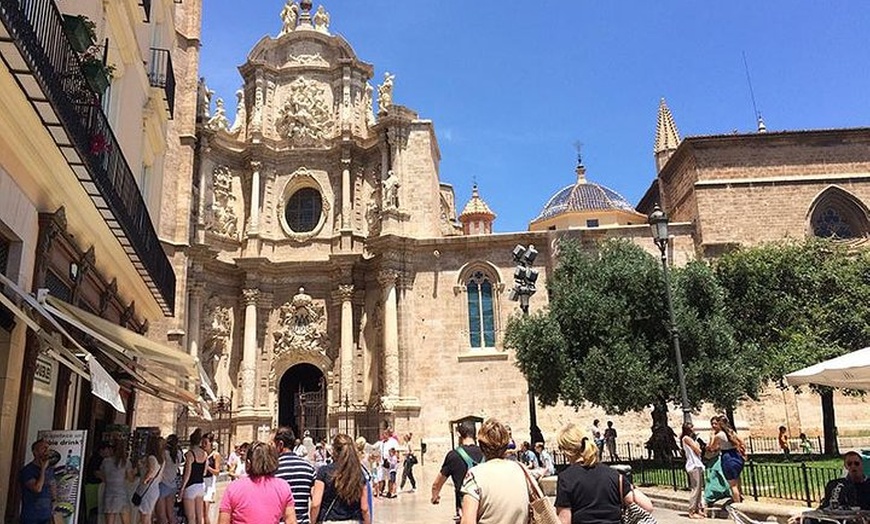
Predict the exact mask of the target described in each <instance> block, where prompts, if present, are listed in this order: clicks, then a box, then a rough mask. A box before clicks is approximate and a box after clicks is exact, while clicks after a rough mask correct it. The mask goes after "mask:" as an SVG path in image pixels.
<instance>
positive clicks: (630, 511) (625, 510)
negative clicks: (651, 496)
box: [619, 475, 658, 524]
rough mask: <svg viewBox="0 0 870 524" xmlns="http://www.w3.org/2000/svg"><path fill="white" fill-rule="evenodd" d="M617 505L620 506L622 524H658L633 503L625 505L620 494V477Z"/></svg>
mask: <svg viewBox="0 0 870 524" xmlns="http://www.w3.org/2000/svg"><path fill="white" fill-rule="evenodd" d="M619 503H620V504H621V505H622V524H658V521H656V518H655V517H653V516H652V513H650V512H649V511H647V510H645V509H643V508H642V507H640V506H638V505H637V504H635V503H634V502H632V503H631V504H626V503H625V495H624V494H623V493H622V475H620V476H619Z"/></svg>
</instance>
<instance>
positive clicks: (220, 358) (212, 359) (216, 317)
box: [201, 297, 233, 397]
mask: <svg viewBox="0 0 870 524" xmlns="http://www.w3.org/2000/svg"><path fill="white" fill-rule="evenodd" d="M211 302H212V304H211V307H210V308H209V310H210V311H209V315H208V317H207V320H206V321H207V322H208V325H207V326H206V329H205V344H204V345H203V353H202V360H201V362H202V366H203V369H204V370H205V372H206V375H208V376H209V377H211V378H212V380H214V385H215V394H216V395H217V396H218V397H229V396H230V393H231V391H232V388H233V383H232V380H231V379H230V357H231V352H232V349H231V348H232V345H231V342H230V341H231V340H232V330H233V321H232V318H233V317H232V312H231V310H230V308H228V307H226V306H221V305H219V300H218V299H217V297H215V298H213V299H212V301H211Z"/></svg>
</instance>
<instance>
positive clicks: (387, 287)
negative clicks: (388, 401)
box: [378, 270, 399, 398]
mask: <svg viewBox="0 0 870 524" xmlns="http://www.w3.org/2000/svg"><path fill="white" fill-rule="evenodd" d="M397 277H398V274H397V272H396V271H392V270H384V271H381V272H380V274H379V275H378V283H380V285H381V286H382V287H383V288H384V396H386V397H394V398H396V397H398V396H399V318H398V307H397V302H396V279H397Z"/></svg>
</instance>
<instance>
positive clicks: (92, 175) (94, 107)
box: [0, 0, 175, 313]
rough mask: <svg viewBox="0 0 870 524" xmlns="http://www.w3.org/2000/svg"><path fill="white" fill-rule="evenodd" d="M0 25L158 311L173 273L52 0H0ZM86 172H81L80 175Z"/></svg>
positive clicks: (171, 298)
mask: <svg viewBox="0 0 870 524" xmlns="http://www.w3.org/2000/svg"><path fill="white" fill-rule="evenodd" d="M0 23H2V24H3V25H4V26H5V29H6V31H7V32H8V33H9V35H10V37H11V39H12V40H13V41H14V42H15V45H16V47H17V48H18V51H19V52H20V54H21V56H22V58H23V59H24V60H25V61H26V63H27V65H28V67H29V68H30V70H31V71H32V74H33V76H34V77H35V79H36V80H37V82H38V83H39V85H40V87H41V89H42V91H43V92H44V93H45V96H46V97H47V98H48V99H49V102H50V103H51V105H52V107H53V108H54V110H55V112H56V113H57V115H58V117H59V118H60V121H61V123H62V124H63V128H64V130H65V131H66V133H67V135H68V136H69V139H70V141H71V143H72V145H73V147H74V148H75V151H76V153H77V156H78V157H79V158H80V159H81V160H80V161H81V164H77V163H78V159H71V160H70V165H71V166H73V170H74V171H76V173H77V175H78V176H79V179H80V180H81V181H82V185H83V186H84V187H85V189H86V190H87V192H88V194H89V195H90V196H91V198H92V199H93V200H94V202H95V204H97V206H98V207H99V208H100V211H101V212H102V211H105V212H108V213H104V216H105V215H106V214H110V215H111V216H110V217H106V221H107V223H108V224H109V227H110V228H111V229H112V230H113V231H114V232H115V234H116V235H118V237H119V240H120V241H121V244H122V245H123V246H124V248H125V251H127V253H128V254H129V255H130V257H131V259H132V260H133V264H134V265H135V266H137V268H139V270H140V274H142V277H143V278H144V280H145V282H146V284H147V285H148V287H149V288H151V289H153V290H155V291H156V292H157V293H155V296H156V298H157V300H158V301H159V302H161V305H162V306H163V308H164V310H165V311H166V312H168V313H172V311H173V310H174V304H175V273H174V272H173V269H172V265H171V264H170V263H169V260H168V258H167V257H166V254H165V253H164V251H163V247H162V245H161V244H160V240H159V239H158V237H157V233H156V232H155V230H154V224H153V222H152V221H151V217H150V215H149V214H148V209H147V207H146V206H145V202H144V200H143V199H142V194H141V192H140V191H139V187H138V185H137V184H136V179H135V177H134V176H133V172H132V171H131V169H130V166H129V165H128V164H127V160H126V158H125V157H124V155H123V152H122V151H121V147H120V144H119V143H118V140H117V138H116V137H115V134H114V133H113V132H112V128H111V126H110V125H109V121H108V119H107V118H106V115H105V114H104V113H103V111H102V109H101V107H100V96H99V95H98V94H97V93H96V92H95V91H94V90H93V89H92V88H91V87H90V85H89V84H88V81H87V80H86V77H85V74H84V72H83V69H82V63H81V61H80V58H79V56H78V54H77V53H76V52H75V51H74V50H73V48H72V45H71V44H70V41H69V39H68V38H67V36H66V34H65V33H64V30H63V23H62V17H61V14H60V11H58V9H57V6H56V5H55V3H54V2H53V1H52V0H0ZM81 170H86V172H87V173H82V172H81Z"/></svg>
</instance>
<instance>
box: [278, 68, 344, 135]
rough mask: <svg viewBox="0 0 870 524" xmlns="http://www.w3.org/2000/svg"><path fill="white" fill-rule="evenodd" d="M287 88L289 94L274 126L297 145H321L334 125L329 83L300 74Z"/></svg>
mask: <svg viewBox="0 0 870 524" xmlns="http://www.w3.org/2000/svg"><path fill="white" fill-rule="evenodd" d="M288 88H289V94H288V95H287V97H286V99H285V100H284V105H283V106H282V107H281V109H280V110H279V113H278V121H277V122H276V124H275V128H276V129H277V131H278V133H280V134H281V136H282V137H285V138H287V139H288V140H290V141H291V142H292V143H293V144H294V145H298V146H303V147H305V146H319V145H322V144H323V143H324V142H325V141H326V139H327V138H329V137H330V136H331V134H332V129H333V118H332V116H333V115H332V109H331V108H330V105H329V103H328V101H327V94H326V87H325V86H324V85H322V84H320V83H318V82H316V81H314V80H306V79H305V78H303V77H299V78H297V79H296V80H294V81H293V82H292V83H291V84H290V85H289V86H288Z"/></svg>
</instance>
